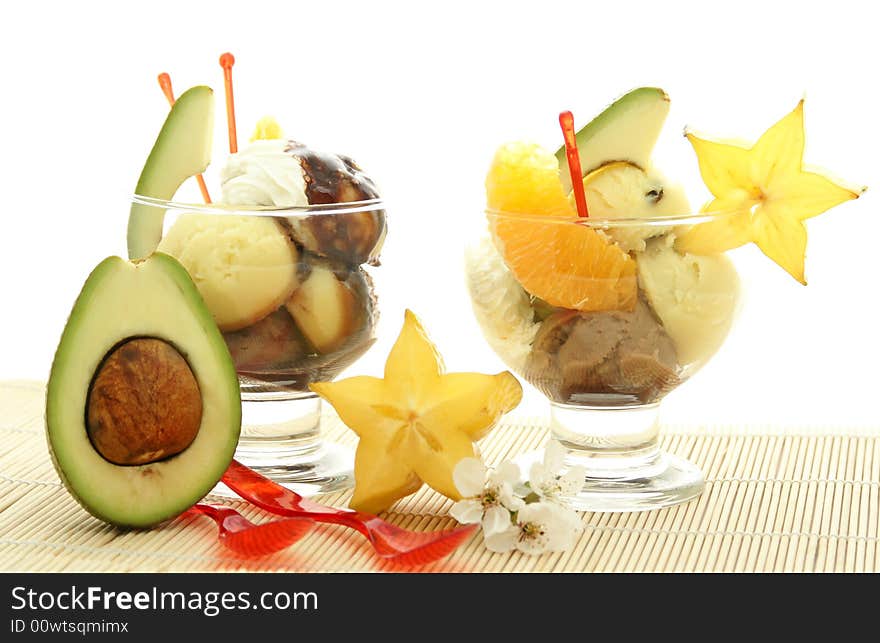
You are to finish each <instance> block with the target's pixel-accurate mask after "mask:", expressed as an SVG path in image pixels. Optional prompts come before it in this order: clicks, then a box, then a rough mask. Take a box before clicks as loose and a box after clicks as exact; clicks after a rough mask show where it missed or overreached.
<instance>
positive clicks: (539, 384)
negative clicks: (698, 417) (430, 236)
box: [466, 88, 857, 511]
mask: <svg viewBox="0 0 880 643" xmlns="http://www.w3.org/2000/svg"><path fill="white" fill-rule="evenodd" d="M668 109H669V99H668V97H667V96H666V94H665V93H664V92H663V91H662V90H659V89H655V88H641V89H638V90H635V91H633V92H630V93H629V94H627V95H625V96H624V97H623V98H621V99H619V100H618V101H616V102H615V103H613V104H612V105H611V106H609V107H608V108H607V109H606V110H605V111H604V112H603V113H602V114H601V115H600V116H598V117H597V118H596V119H595V120H593V121H592V122H591V123H590V124H588V125H587V126H586V127H584V128H583V129H581V130H580V131H579V132H578V133H577V135H576V136H575V133H574V130H573V127H572V124H571V115H570V114H568V113H564V114H563V115H561V116H560V123H561V124H562V126H563V131H564V132H565V134H566V142H567V145H565V146H563V147H562V148H560V149H559V151H558V152H556V154H554V153H552V152H550V151H547V150H546V149H544V148H543V147H541V146H539V145H536V144H530V143H512V144H507V145H504V146H502V147H501V148H500V149H499V150H498V151H497V153H496V155H495V158H494V160H493V162H492V166H491V168H490V170H489V174H488V176H487V178H486V191H487V201H488V208H487V213H486V216H487V220H488V232H489V234H488V236H487V237H486V238H484V239H482V240H481V241H480V242H479V243H478V244H475V245H474V246H472V247H470V248H469V249H468V252H467V256H466V263H467V266H466V270H467V275H468V283H469V289H470V295H471V300H472V304H473V309H474V312H475V315H476V318H477V320H478V322H479V324H480V326H481V328H482V330H483V334H484V335H485V337H486V339H487V341H488V343H489V344H490V345H491V346H492V348H493V349H494V350H495V351H496V353H497V354H498V355H499V356H500V357H501V358H502V359H503V360H504V361H505V362H506V363H507V364H508V366H510V368H512V369H513V370H514V371H515V372H517V373H518V374H519V375H520V376H521V377H523V378H524V379H525V380H526V381H528V382H529V383H531V384H532V385H533V386H535V387H536V388H537V389H538V390H539V391H541V392H542V393H543V394H544V395H545V396H546V397H547V398H548V399H549V401H550V405H551V432H552V435H553V437H554V438H555V439H557V440H559V441H560V442H561V443H562V444H563V445H564V446H565V447H566V449H567V450H568V454H567V459H566V461H567V463H568V464H569V465H572V466H573V465H580V466H583V467H585V469H586V472H587V473H586V478H585V481H584V485H583V487H582V489H581V490H580V491H579V492H578V493H576V494H575V495H573V496H572V497H570V501H571V503H572V504H573V506H575V507H576V508H578V509H582V510H599V511H635V510H642V509H653V508H657V507H662V506H666V505H671V504H675V503H678V502H683V501H686V500H688V499H690V498H693V497H695V496H696V495H698V494H699V493H700V491H701V490H702V488H703V475H702V472H701V471H700V470H699V468H697V467H696V466H695V465H694V464H692V463H690V462H688V461H687V460H685V459H683V458H680V457H677V456H674V455H672V454H669V453H665V452H663V451H661V450H660V449H659V446H658V432H659V426H658V422H657V414H658V405H659V403H660V401H661V400H662V399H663V397H664V396H665V395H667V394H668V393H669V392H670V391H672V390H674V389H675V388H677V387H678V386H679V385H680V384H682V383H683V382H685V381H686V380H687V379H688V378H690V377H691V376H692V375H693V374H694V373H695V372H697V371H698V370H699V369H700V368H701V367H702V366H703V365H705V364H706V363H707V361H708V360H709V359H710V358H711V357H712V355H713V354H715V353H716V351H717V350H718V349H719V348H720V346H721V345H722V343H723V342H724V340H725V338H726V337H727V335H728V332H729V331H730V328H731V326H732V324H733V321H734V318H735V316H736V312H737V309H738V305H739V300H740V280H739V277H738V275H737V270H736V268H735V267H734V263H733V262H732V261H731V259H730V258H729V256H728V252H727V251H728V250H730V249H732V248H735V247H737V246H740V245H743V244H744V243H746V242H748V241H752V240H754V241H756V242H757V243H759V245H761V248H762V249H763V250H764V251H765V253H766V254H768V256H770V257H771V258H773V259H774V260H776V261H777V262H778V263H780V264H781V265H783V267H786V268H787V269H789V272H791V273H792V274H794V275H795V276H798V274H797V273H798V268H797V266H793V265H792V262H793V259H792V257H795V256H796V252H794V251H797V250H798V246H793V245H792V244H791V241H790V236H791V235H787V234H775V233H768V232H767V230H768V229H769V226H767V225H766V223H765V221H767V220H768V217H770V216H772V217H773V219H772V221H773V222H774V223H775V224H778V226H781V225H782V221H783V220H785V221H788V220H789V219H788V216H787V214H783V209H782V208H781V203H782V202H783V200H785V199H782V198H779V201H778V203H771V202H770V201H771V197H770V196H767V195H769V194H771V193H773V194H775V195H782V194H783V191H784V190H789V191H791V190H792V186H793V184H791V185H788V187H785V188H782V187H781V186H780V185H776V188H777V189H776V191H775V192H774V191H773V190H767V191H766V192H762V191H761V190H760V189H759V188H760V187H761V186H762V185H764V184H765V183H766V182H767V181H771V180H773V179H772V178H771V177H772V176H773V172H772V167H773V163H772V162H770V161H767V162H766V167H765V166H762V165H761V164H762V163H763V162H764V161H761V160H759V161H756V162H755V163H752V165H748V164H749V163H751V161H748V160H747V159H745V158H744V155H746V154H748V153H750V152H751V150H746V149H745V148H740V147H737V148H736V149H737V150H741V151H742V154H741V155H740V154H738V153H736V152H733V153H732V158H731V159H718V158H715V159H711V158H709V155H708V153H705V152H704V149H703V145H702V144H703V143H707V144H712V145H722V146H723V144H714V143H708V142H705V141H702V140H701V139H698V138H696V137H693V136H692V135H689V137H690V138H691V141H692V143H693V144H694V147H695V149H696V150H697V154H698V157H699V160H700V169H701V171H702V174H703V178H704V180H705V181H706V183H707V185H708V186H709V187H710V189H711V190H712V192H713V195H714V196H715V197H716V198H715V199H714V200H712V201H711V202H710V203H707V205H706V206H705V207H703V208H702V209H700V210H698V211H694V210H693V209H692V208H691V207H690V204H689V201H688V199H687V197H686V194H685V191H684V189H683V187H682V186H681V185H680V184H678V183H676V182H672V181H670V180H669V179H668V178H666V177H665V176H664V175H663V174H662V173H661V172H659V171H658V170H657V168H656V167H654V165H653V164H652V161H651V156H652V150H653V147H654V144H655V142H656V140H657V137H658V135H659V133H660V130H661V128H662V125H663V123H664V121H665V118H666V115H667V112H668ZM787 118H788V117H787ZM783 121H785V119H783ZM783 121H781V122H780V123H783ZM779 126H780V125H779V124H778V125H777V126H776V127H779ZM796 126H797V124H796V123H789V124H788V125H786V127H788V128H789V129H791V130H792V131H794V130H795V129H796ZM801 126H802V122H801ZM772 131H773V130H771V132H772ZM771 132H768V135H769V134H770V133H771ZM765 136H766V135H765ZM801 136H802V128H801ZM770 138H773V137H772V136H771V137H770ZM777 138H780V140H781V137H777ZM763 140H764V139H763V138H762V141H763ZM759 145H760V143H759ZM727 147H731V146H727ZM756 147H758V145H756ZM765 147H766V148H767V150H763V151H762V150H759V154H758V156H760V155H761V154H764V156H766V157H767V158H771V157H772V154H769V153H765V152H767V151H768V150H769V152H772V153H778V154H780V155H781V154H783V151H782V148H781V147H780V145H778V144H777V143H776V142H774V141H769V142H768V143H767V145H766V146H765ZM801 150H802V147H801ZM791 153H792V152H791V150H789V149H787V148H786V149H785V151H784V154H785V155H790V154H791ZM741 157H742V158H741ZM725 163H727V165H726V167H725ZM799 167H800V166H799V159H798V168H799ZM743 168H746V169H743ZM748 168H751V171H749V169H748ZM812 176H815V177H819V178H820V179H821V180H822V181H826V182H827V185H825V184H823V186H824V187H827V188H828V190H829V191H830V193H833V195H834V196H833V198H834V199H837V200H836V201H833V202H832V200H833V199H831V198H829V199H824V200H822V199H819V201H817V203H815V204H813V206H811V207H812V209H813V210H818V211H816V212H814V213H816V214H817V213H818V212H820V211H822V210H824V209H827V208H828V207H831V206H832V205H835V204H836V203H839V202H841V201H843V200H846V199H848V198H853V197H854V196H857V193H856V192H855V191H848V190H845V189H843V188H840V187H839V186H836V185H835V184H833V183H831V182H830V181H828V180H827V179H825V178H824V177H821V175H812ZM718 177H721V179H718ZM716 180H720V181H722V182H724V181H727V183H726V184H725V185H717V184H716V183H715V181H716ZM809 180H810V181H812V180H813V179H812V178H811V179H809ZM752 184H755V185H752ZM817 185H818V184H817ZM829 186H833V188H832V187H829ZM752 188H754V189H752ZM835 189H836V190H840V192H835V191H834V190H835ZM750 194H751V195H755V197H754V199H752V197H748V198H744V197H743V195H750ZM817 194H818V193H816V194H810V195H807V198H804V196H803V194H801V198H800V201H799V202H798V203H799V205H800V207H803V206H806V205H808V201H809V198H810V197H815V196H817ZM750 199H751V200H750ZM795 201H797V199H796V198H793V200H791V201H790V202H791V203H794V202H795ZM788 202H789V201H788V200H786V203H788ZM807 209H810V208H807ZM786 213H787V211H786ZM793 217H794V215H793V214H792V220H794V218H793ZM800 221H801V219H797V225H794V224H792V228H793V229H794V228H798V229H802V228H803V225H802V223H800ZM785 225H788V224H787V223H786V224H785ZM774 235H775V236H774ZM804 242H805V236H804ZM793 250H794V251H793ZM800 268H801V272H800V274H801V276H802V256H801V263H800ZM535 457H540V456H539V454H532V455H530V456H527V457H525V458H524V460H526V461H527V462H528V460H529V459H533V458H535Z"/></svg>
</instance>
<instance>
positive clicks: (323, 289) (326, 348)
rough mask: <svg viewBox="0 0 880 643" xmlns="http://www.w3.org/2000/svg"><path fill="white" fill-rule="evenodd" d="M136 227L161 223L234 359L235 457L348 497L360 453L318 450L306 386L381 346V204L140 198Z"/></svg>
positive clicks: (316, 413) (286, 479)
mask: <svg viewBox="0 0 880 643" xmlns="http://www.w3.org/2000/svg"><path fill="white" fill-rule="evenodd" d="M139 216H140V217H145V218H153V219H154V220H155V218H156V217H163V216H164V226H163V234H162V238H161V240H160V241H159V244H158V248H157V251H158V252H163V253H166V254H169V255H171V256H173V257H174V258H175V259H177V260H178V261H180V263H181V264H182V265H183V266H184V267H185V268H186V269H187V271H188V272H189V274H190V276H191V277H192V278H193V281H194V282H195V284H196V286H197V287H198V289H199V292H200V294H201V295H202V298H203V299H204V300H205V303H206V304H207V306H208V308H209V310H210V311H211V313H212V315H213V317H214V320H215V321H216V322H217V325H218V326H219V328H220V330H221V332H222V335H223V338H224V340H225V342H226V345H227V347H228V349H229V352H230V355H231V356H232V359H233V362H234V364H235V368H236V371H237V372H238V375H239V382H240V386H241V396H242V431H241V438H240V440H239V445H238V449H237V451H236V456H235V457H236V458H237V459H238V460H240V461H241V462H243V463H245V464H247V465H248V466H250V467H253V468H255V469H258V470H260V471H261V472H262V473H264V474H266V475H269V476H270V477H272V478H273V479H275V480H276V481H279V482H281V483H284V484H290V485H291V486H294V487H295V488H296V489H297V490H299V491H301V492H305V493H319V492H325V491H331V490H336V489H341V488H345V487H348V486H351V484H352V467H353V454H352V452H351V451H350V450H349V449H345V448H343V447H340V446H338V445H335V444H332V443H328V442H327V441H325V440H322V439H321V429H320V419H321V402H320V399H319V398H318V397H317V396H316V395H315V394H314V393H312V392H311V391H310V390H309V384H311V383H312V382H316V381H329V380H332V379H334V378H335V377H336V376H337V375H339V373H341V372H342V371H343V370H345V369H346V368H347V367H348V366H350V365H351V364H352V363H354V362H355V361H356V360H357V359H358V358H359V357H360V356H361V355H363V354H364V353H365V352H366V351H367V350H368V349H369V348H370V346H372V344H373V343H374V341H375V338H376V334H375V332H376V323H377V320H378V314H379V313H378V302H377V298H376V294H375V292H374V288H373V279H372V276H371V273H372V272H373V267H375V266H376V265H378V254H379V251H380V249H381V245H382V242H383V241H384V236H385V229H386V228H385V212H384V209H383V204H382V201H381V200H380V199H379V198H373V199H367V200H361V201H352V202H344V203H343V202H340V203H336V202H334V203H319V204H314V205H308V206H297V207H277V206H238V205H225V204H209V205H192V204H184V203H175V202H170V201H162V200H158V199H152V198H148V197H142V196H135V197H134V198H133V208H132V218H133V220H135V219H136V218H137V217H139ZM157 305H161V304H160V303H158V304H157Z"/></svg>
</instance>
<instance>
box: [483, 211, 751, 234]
mask: <svg viewBox="0 0 880 643" xmlns="http://www.w3.org/2000/svg"><path fill="white" fill-rule="evenodd" d="M485 212H486V215H487V216H488V217H490V218H495V219H519V220H525V221H535V222H543V223H556V224H571V223H574V224H576V225H583V226H587V227H590V228H601V229H608V228H632V227H646V226H648V227H650V226H658V227H659V226H663V227H666V226H679V225H695V224H698V223H708V222H710V221H718V220H723V219H729V218H732V217H734V216H736V215H741V214H743V213H747V212H749V208H748V207H744V208H734V209H730V210H713V211H697V212H685V213H681V214H665V215H662V216H656V217H619V218H608V217H603V218H600V217H595V218H594V217H587V218H581V217H578V216H559V215H546V214H531V213H523V212H508V211H506V210H498V209H493V208H486V209H485Z"/></svg>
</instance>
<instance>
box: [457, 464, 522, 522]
mask: <svg viewBox="0 0 880 643" xmlns="http://www.w3.org/2000/svg"><path fill="white" fill-rule="evenodd" d="M519 477H520V473H519V467H518V466H516V465H515V464H513V463H512V462H505V463H503V464H501V466H499V467H498V469H497V470H495V471H490V470H488V469H487V468H486V466H485V465H484V464H483V463H482V462H481V461H480V460H479V459H477V458H464V459H463V460H461V461H460V462H459V463H458V464H457V465H455V469H453V471H452V481H453V482H454V483H455V487H456V489H458V492H459V493H460V494H461V495H462V499H461V500H459V501H458V502H456V503H455V504H454V505H452V509H451V510H450V511H449V513H450V514H451V515H452V517H453V518H455V519H456V520H457V521H458V522H460V523H462V524H469V523H481V524H482V527H483V533H484V535H485V536H486V537H489V536H490V535H492V534H495V533H498V532H502V531H504V530H506V529H508V528H509V527H510V525H511V521H510V520H511V513H512V512H516V511H519V510H520V509H521V508H522V507H524V506H525V503H524V502H523V500H522V498H518V497H517V496H516V495H515V494H514V493H513V485H514V484H517V483H518V482H519Z"/></svg>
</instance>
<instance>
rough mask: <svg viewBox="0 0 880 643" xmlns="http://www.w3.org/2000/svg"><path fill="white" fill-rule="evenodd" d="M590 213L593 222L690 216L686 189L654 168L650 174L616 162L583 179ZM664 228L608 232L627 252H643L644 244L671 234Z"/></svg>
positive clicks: (636, 227) (618, 228) (632, 227)
mask: <svg viewBox="0 0 880 643" xmlns="http://www.w3.org/2000/svg"><path fill="white" fill-rule="evenodd" d="M584 194H585V196H586V198H587V209H588V210H589V213H590V217H591V218H593V219H646V218H653V217H668V216H675V215H683V214H687V213H689V212H690V203H689V202H688V199H687V196H686V195H685V192H684V188H683V187H682V186H681V185H679V184H675V183H672V182H670V181H669V180H668V179H667V178H666V177H664V176H663V174H662V173H660V172H659V171H658V170H656V169H655V168H650V169H648V170H647V171H646V170H643V169H642V168H640V167H639V166H637V165H634V164H632V163H629V162H626V161H613V162H611V163H607V164H605V165H602V166H600V167H599V168H597V169H595V170H593V171H592V172H589V173H588V174H587V175H586V176H585V177H584ZM668 230H669V227H668V226H663V225H657V224H652V225H645V226H640V225H627V226H623V225H621V226H615V227H614V228H609V229H608V230H607V232H608V234H609V236H611V237H612V238H613V239H614V240H615V241H616V242H617V244H618V245H619V246H620V247H622V248H623V249H624V250H627V251H635V252H641V251H642V250H644V249H645V241H646V240H647V239H650V238H652V237H657V236H660V235H663V234H665V233H666V232H668Z"/></svg>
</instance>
